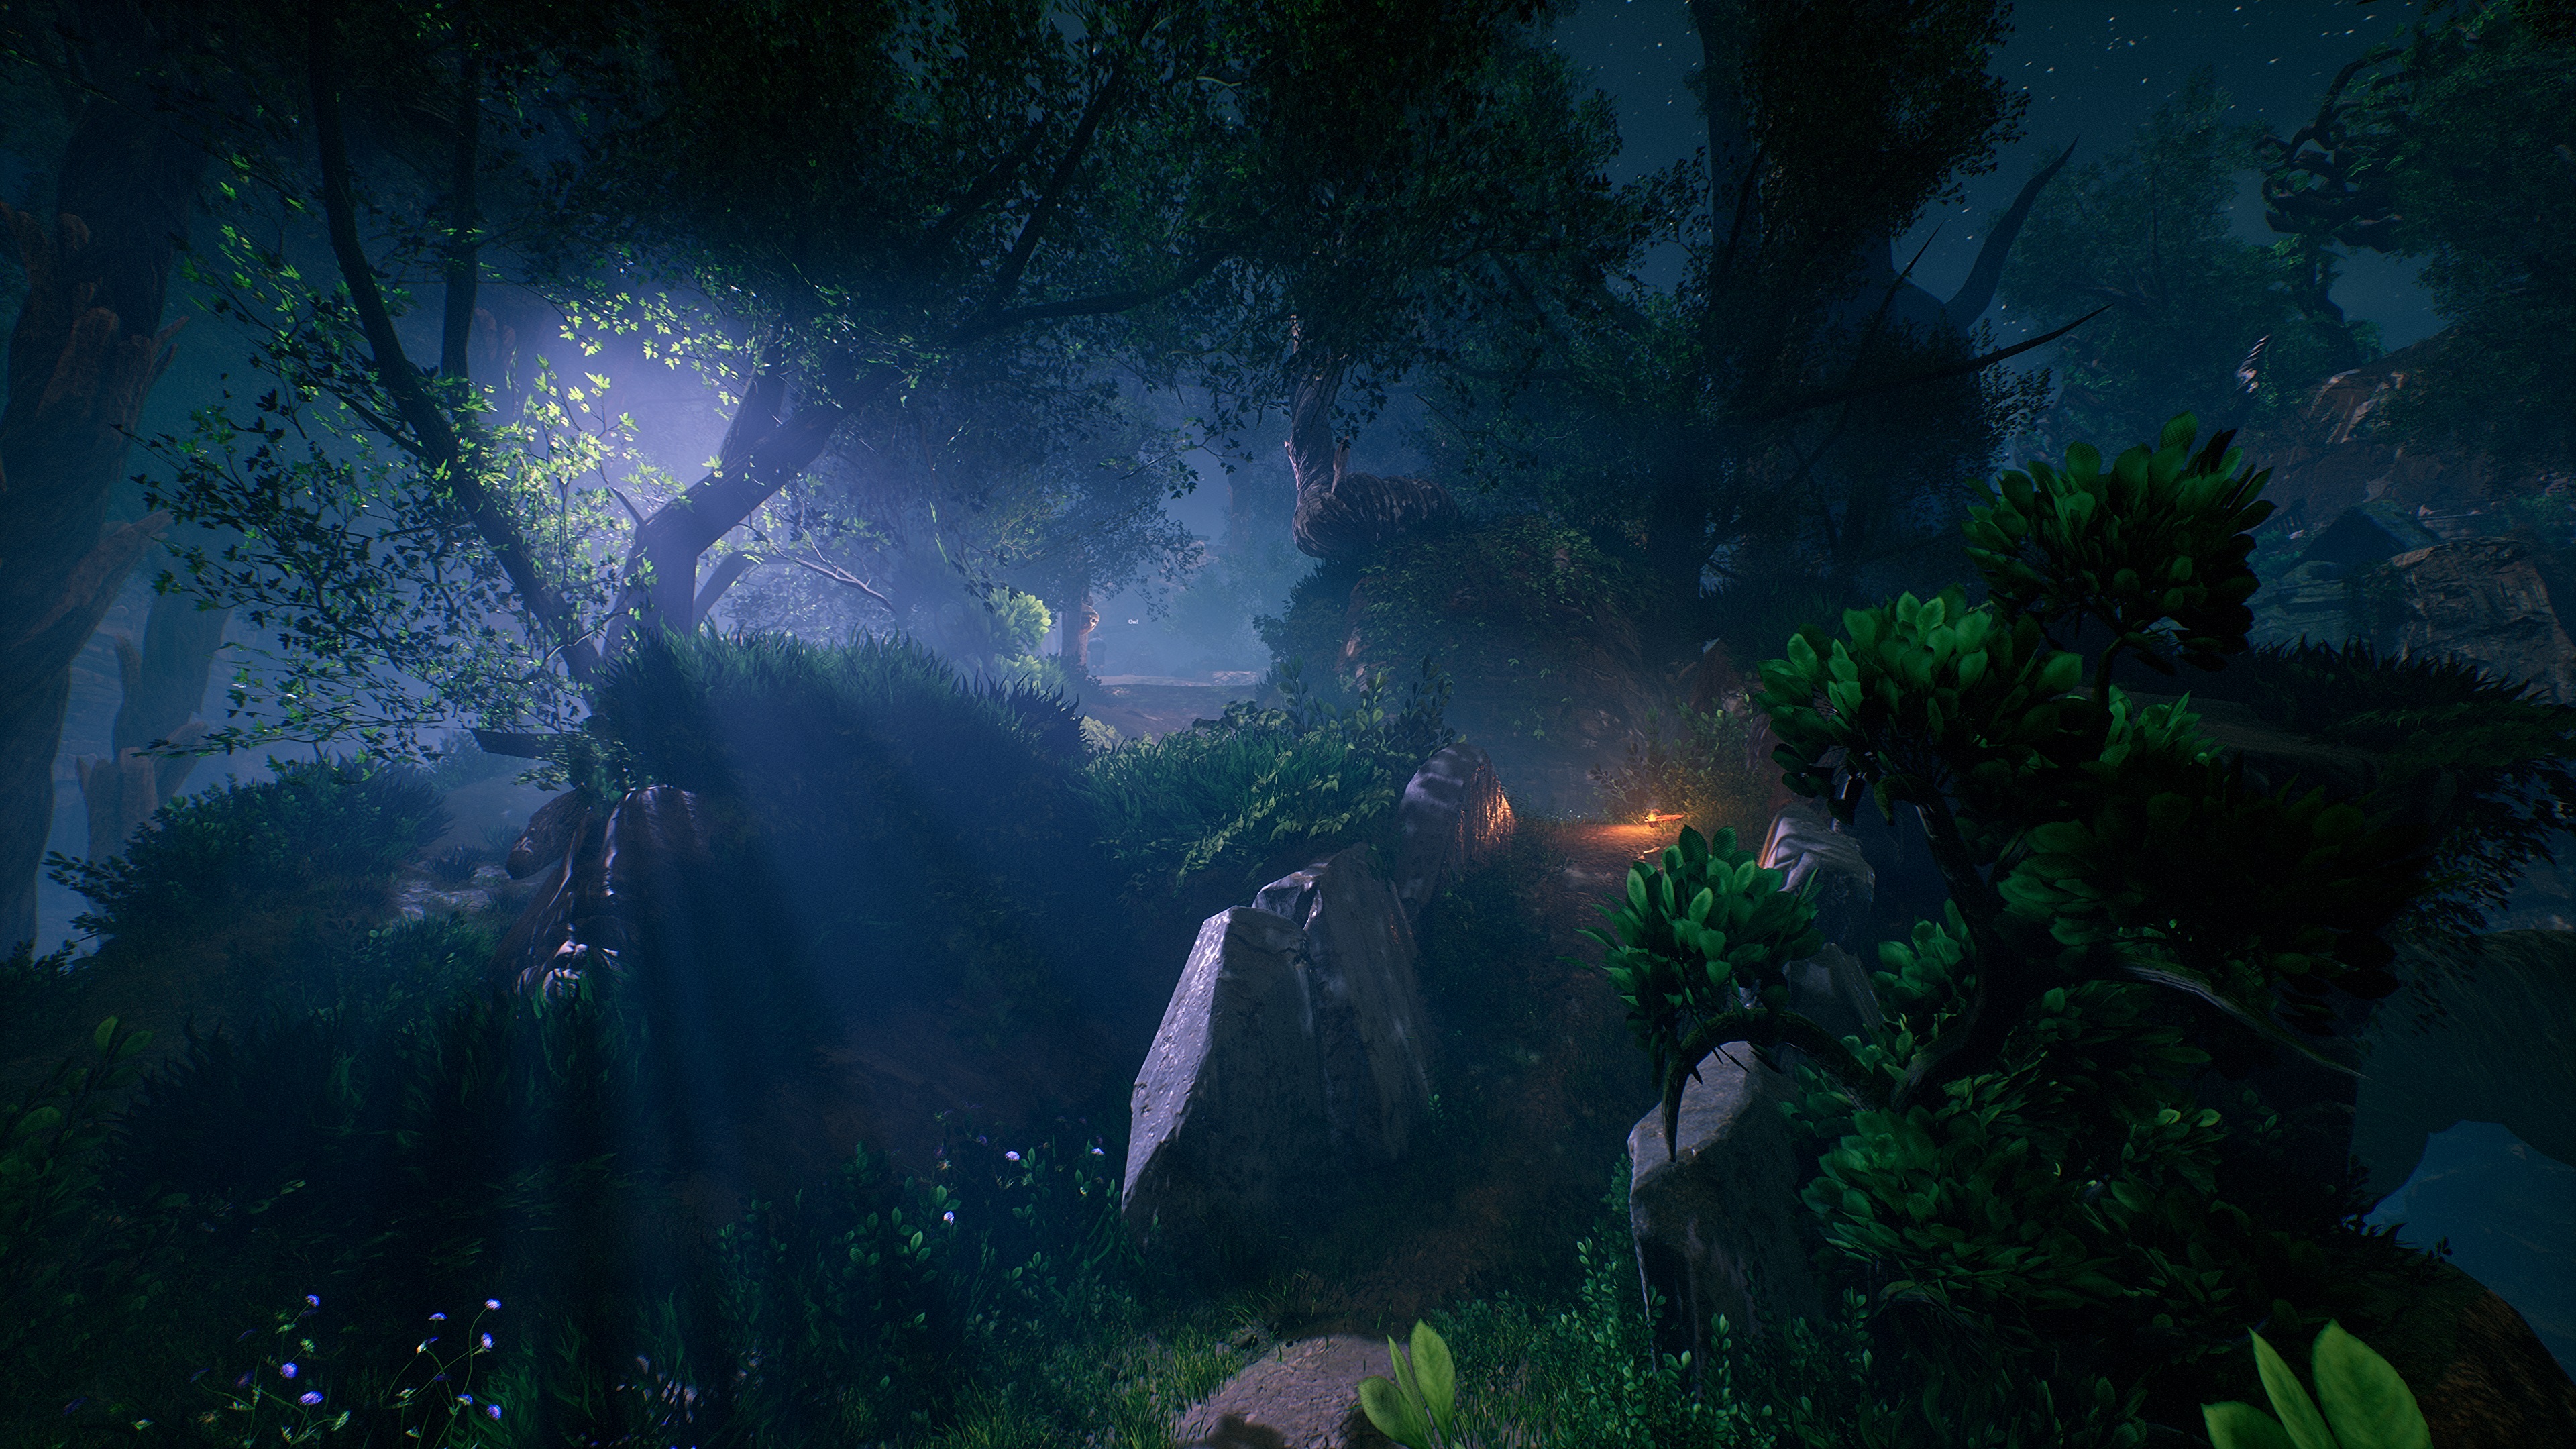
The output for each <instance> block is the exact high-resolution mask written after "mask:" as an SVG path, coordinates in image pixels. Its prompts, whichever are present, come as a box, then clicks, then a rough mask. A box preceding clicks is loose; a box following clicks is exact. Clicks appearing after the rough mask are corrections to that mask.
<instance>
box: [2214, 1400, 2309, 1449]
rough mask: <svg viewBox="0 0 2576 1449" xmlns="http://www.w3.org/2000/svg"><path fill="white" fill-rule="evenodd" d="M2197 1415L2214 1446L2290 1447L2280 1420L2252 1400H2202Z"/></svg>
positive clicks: (2244, 1448)
mask: <svg viewBox="0 0 2576 1449" xmlns="http://www.w3.org/2000/svg"><path fill="white" fill-rule="evenodd" d="M2200 1417H2201V1422H2203V1423H2205V1424H2207V1425H2208V1426H2209V1442H2210V1443H2212V1444H2215V1445H2217V1446H2218V1449H2291V1446H2290V1436H2289V1435H2287V1434H2285V1433H2283V1432H2281V1422H2280V1420H2278V1419H2275V1418H2273V1417H2272V1416H2271V1415H2269V1414H2267V1413H2264V1412H2263V1411H2262V1410H2261V1409H2258V1408H2256V1407H2254V1406H2253V1405H2252V1404H2239V1403H2233V1402H2231V1403H2225V1404H2203V1405H2201V1406H2200Z"/></svg>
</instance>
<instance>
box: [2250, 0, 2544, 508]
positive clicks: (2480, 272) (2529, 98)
mask: <svg viewBox="0 0 2576 1449" xmlns="http://www.w3.org/2000/svg"><path fill="white" fill-rule="evenodd" d="M2571 118H2576V23H2571V21H2570V20H2569V18H2568V15H2567V11H2566V7H2565V6H2564V5H2563V4H2555V3H2551V0H2499V3H2459V4H2451V5H2444V6H2438V7H2434V8H2433V10H2432V11H2431V12H2430V13H2428V14H2427V16H2426V17H2425V18H2424V19H2423V20H2422V21H2420V22H2419V23H2418V24H2417V25H2416V26H2415V27H2413V28H2412V30H2411V31H2410V32H2409V33H2408V35H2407V36H2406V37H2405V38H2404V39H2403V40H2401V41H2399V42H2396V43H2392V44H2389V45H2383V46H2380V47H2377V48H2375V49H2373V50H2372V51H2371V52H2370V53H2369V54H2367V55H2365V56H2363V57H2361V58H2360V59H2359V60H2356V61H2354V62H2353V63H2352V64H2350V65H2348V66H2346V67H2344V69H2343V70H2342V72H2341V73H2339V74H2338V75H2337V76H2336V77H2335V79H2334V82H2333V83H2332V84H2331V85H2330V86H2329V87H2328V88H2327V90H2326V94H2325V97H2324V99H2323V100H2322V101H2321V102H2320V104H2319V107H2318V111H2317V116H2316V119H2315V120H2314V121H2312V122H2310V123H2309V124H2308V125H2306V126H2304V127H2301V128H2300V129H2299V130H2298V131H2296V132H2294V133H2292V134H2291V135H2290V136H2289V137H2287V138H2274V139H2270V140H2267V141H2266V142H2265V145H2264V154H2265V163H2266V164H2265V171H2266V176H2265V180H2264V197H2265V199H2266V200H2267V201H2268V202H2269V203H2270V205H2271V224H2272V227H2273V229H2274V230H2275V231H2279V232H2282V233H2284V234H2286V235H2288V236H2290V237H2291V238H2292V239H2293V240H2292V242H2291V243H2290V244H2291V245H2293V246H2294V247H2296V248H2297V249H2299V251H2300V252H2301V253H2302V254H2303V255H2310V256H2314V255H2321V254H2323V253H2324V250H2325V248H2327V247H2328V246H2330V245H2338V244H2339V245H2343V246H2359V247H2369V248H2371V249H2373V250H2376V251H2381V252H2387V253H2392V254H2395V255H2398V256H2404V257H2411V258H2421V259H2423V261H2424V264H2425V265H2424V271H2423V281H2424V284H2425V286H2426V287H2427V288H2428V289H2429V290H2430V291H2431V292H2432V294H2433V302H2434V306H2435V308H2436V309H2437V310H2438V311H2439V312H2440V313H2441V314H2442V316H2443V317H2445V318H2446V319H2448V320H2449V321H2450V323H2451V324H2452V325H2451V328H2450V330H2449V331H2448V332H2447V333H2445V334H2444V336H2443V339H2442V344H2441V346H2440V348H2439V350H2438V352H2437V354H2436V356H2435V358H2434V359H2433V361H2432V362H2431V364H2430V365H2429V366H2426V367H2423V368H2421V369H2418V370H2417V376H2415V377H2413V378H2411V379H2409V384H2408V386H2407V387H2406V388H2405V389H2404V390H2402V391H2401V392H2400V393H2399V394H2398V396H2397V398H2396V399H2394V400H2393V405H2392V407H2391V408H2390V410H2389V415H2388V417H2387V419H2386V421H2387V423H2388V425H2391V426H2396V427H2400V428H2406V429H2410V430H2414V429H2420V430H2423V431H2425V432H2428V433H2431V434H2433V435H2436V436H2444V437H2450V438H2455V439H2458V440H2460V441H2462V442H2465V443H2468V444H2469V445H2471V446H2474V447H2478V448H2482V449H2484V450H2486V451H2488V452H2489V453H2490V454H2491V455H2493V456H2495V457H2496V458H2497V459H2498V460H2499V461H2501V462H2503V463H2504V464H2505V465H2506V467H2507V468H2508V470H2509V471H2510V472H2513V473H2516V474H2522V475H2526V476H2527V475H2533V474H2538V473H2545V472H2549V471H2552V470H2564V469H2566V468H2568V467H2570V466H2576V422H2571V421H2570V419H2569V413H2570V409H2569V408H2568V406H2567V400H2568V398H2569V397H2570V396H2571V395H2576V371H2571V369H2570V366H2569V363H2568V358H2567V349H2566V337H2567V335H2568V332H2569V329H2570V328H2576V161H2571V160H2570V159H2569V157H2570V155H2571V150H2570V148H2571V147H2576V119H2571Z"/></svg>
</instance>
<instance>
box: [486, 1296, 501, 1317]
mask: <svg viewBox="0 0 2576 1449" xmlns="http://www.w3.org/2000/svg"><path fill="white" fill-rule="evenodd" d="M483 1306H484V1307H486V1308H489V1309H491V1310H492V1311H493V1312H495V1313H498V1312H500V1311H501V1300H500V1299H498V1298H486V1299H484V1300H483Z"/></svg>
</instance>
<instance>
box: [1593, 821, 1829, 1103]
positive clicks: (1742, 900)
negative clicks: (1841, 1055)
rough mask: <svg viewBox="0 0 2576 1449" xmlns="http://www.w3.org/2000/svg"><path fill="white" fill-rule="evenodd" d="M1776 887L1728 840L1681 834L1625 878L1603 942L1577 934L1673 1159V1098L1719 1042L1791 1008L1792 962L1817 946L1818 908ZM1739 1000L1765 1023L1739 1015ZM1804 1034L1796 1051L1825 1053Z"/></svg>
mask: <svg viewBox="0 0 2576 1449" xmlns="http://www.w3.org/2000/svg"><path fill="white" fill-rule="evenodd" d="M1782 879H1783V876H1782V873H1781V872H1779V871H1776V870H1764V869H1762V868H1761V867H1760V866H1759V865H1757V864H1755V863H1754V859H1753V857H1752V855H1751V854H1749V853H1747V852H1745V851H1741V850H1738V849H1736V848H1735V832H1734V831H1732V830H1721V831H1719V832H1718V833H1717V838H1716V839H1715V840H1709V839H1707V838H1705V837H1703V836H1702V835H1701V834H1700V833H1699V832H1698V831H1697V830H1694V829H1692V828H1691V827H1689V826H1687V825H1685V826H1683V827H1682V834H1681V839H1680V841H1679V842H1678V843H1676V844H1673V845H1669V846H1666V847H1665V848H1664V853H1663V860H1662V863H1661V864H1660V866H1653V867H1650V866H1648V865H1646V864H1644V863H1642V862H1641V863H1639V864H1637V865H1635V866H1631V867H1630V868H1629V871H1628V899H1627V902H1626V904H1624V905H1621V906H1618V907H1616V908H1613V909H1609V910H1605V911H1604V912H1603V914H1604V915H1606V916H1608V917H1609V918H1610V927H1611V929H1610V931H1609V932H1606V933H1605V932H1601V931H1587V932H1586V933H1585V934H1586V935H1588V936H1589V937H1591V939H1593V940H1595V941H1597V942H1599V943H1600V944H1601V948H1602V957H1601V970H1602V972H1603V974H1605V975H1607V976H1608V977H1609V978H1610V987H1611V989H1612V990H1613V991H1616V992H1618V993H1619V1000H1620V1001H1621V1003H1622V1004H1624V1005H1625V1006H1626V1007H1627V1008H1628V1023H1629V1026H1630V1027H1631V1028H1632V1029H1633V1030H1634V1031H1635V1032H1636V1034H1637V1041H1638V1044H1639V1045H1641V1046H1643V1047H1644V1048H1645V1049H1646V1055H1647V1057H1648V1059H1649V1060H1651V1061H1652V1062H1653V1064H1654V1074H1655V1082H1656V1085H1657V1086H1658V1087H1660V1088H1661V1089H1662V1092H1663V1102H1664V1139H1665V1144H1666V1146H1667V1148H1668V1149H1669V1150H1671V1151H1673V1152H1679V1151H1680V1146H1679V1142H1680V1138H1679V1135H1678V1133H1677V1132H1676V1131H1675V1129H1674V1122H1675V1119H1676V1118H1678V1117H1679V1116H1680V1114H1681V1104H1682V1090H1683V1088H1684V1087H1686V1086H1687V1085H1689V1083H1690V1081H1691V1079H1692V1078H1693V1077H1695V1076H1697V1075H1698V1068H1699V1062H1700V1058H1702V1057H1704V1056H1706V1055H1707V1054H1708V1053H1709V1051H1710V1050H1711V1049H1712V1048H1714V1047H1716V1046H1718V1045H1720V1044H1722V1043H1725V1042H1729V1041H1744V1040H1752V1039H1756V1038H1754V1037H1753V1036H1752V1035H1750V1033H1754V1032H1760V1031H1762V1030H1763V1029H1764V1024H1765V1023H1767V1022H1769V1021H1770V1020H1772V1019H1773V1018H1772V1017H1770V1016H1769V1015H1768V1014H1767V1012H1768V1011H1770V1010H1774V1009H1777V1008H1779V1007H1782V1006H1784V1005H1785V1004H1786V1003H1787V1001H1788V997H1789V985H1788V978H1787V975H1786V970H1787V967H1788V965H1789V963H1790V962H1792V961H1796V960H1799V959H1801V958H1803V957H1807V956H1812V955H1814V954H1815V952H1816V948H1817V947H1818V946H1821V945H1822V944H1824V937H1823V936H1822V935H1820V934H1818V933H1817V931H1816V929H1815V916H1816V913H1815V908H1814V907H1812V906H1810V905H1808V904H1807V901H1806V899H1805V898H1804V897H1803V896H1799V895H1794V894H1792V893H1790V892H1788V891H1785V890H1783V889H1781V881H1782ZM1748 996H1749V997H1752V998H1754V999H1757V1000H1760V1001H1761V1002H1762V1004H1763V1007H1764V1008H1765V1009H1766V1014H1765V1015H1763V1016H1760V1017H1754V1016H1748V1015H1747V1013H1746V1010H1745V1001H1746V998H1747V997H1748ZM1804 1035H1805V1037H1806V1038H1807V1040H1805V1041H1802V1042H1801V1043H1800V1045H1802V1046H1803V1045H1809V1044H1814V1045H1818V1046H1821V1047H1823V1049H1825V1050H1828V1051H1830V1050H1832V1049H1833V1048H1832V1046H1831V1045H1830V1043H1829V1041H1828V1039H1827V1038H1826V1037H1825V1035H1824V1033H1823V1032H1821V1031H1818V1030H1814V1029H1812V1028H1811V1029H1809V1030H1808V1031H1807V1032H1805V1033H1804Z"/></svg>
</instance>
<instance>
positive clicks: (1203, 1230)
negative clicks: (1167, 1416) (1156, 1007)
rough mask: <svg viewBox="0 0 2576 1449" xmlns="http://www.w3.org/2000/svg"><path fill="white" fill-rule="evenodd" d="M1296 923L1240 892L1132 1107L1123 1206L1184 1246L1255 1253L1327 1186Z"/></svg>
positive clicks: (1159, 1238) (1179, 995) (1143, 1226)
mask: <svg viewBox="0 0 2576 1449" xmlns="http://www.w3.org/2000/svg"><path fill="white" fill-rule="evenodd" d="M1305 974H1306V935H1305V932H1303V931H1301V930H1299V929H1298V927H1297V923H1296V922H1294V921H1291V920H1289V919H1287V918H1286V917H1284V916H1278V915H1273V914H1272V913H1270V912H1268V911H1263V910H1255V909H1252V908H1250V907H1243V906H1238V907H1235V908H1233V909H1231V910H1224V911H1219V912H1217V913H1216V914H1215V915H1213V916H1210V917H1208V918H1207V922H1206V924H1205V925H1202V926H1201V927H1199V937H1198V942H1197V944H1195V945H1193V946H1192V947H1191V948H1190V961H1189V965H1188V966H1187V967H1185V968H1183V970H1182V972H1181V981H1180V985H1179V986H1177V987H1176V988H1174V990H1173V992H1172V1000H1171V1004H1170V1005H1169V1006H1167V1007H1166V1008H1164V1011H1163V1024H1162V1028H1161V1029H1160V1030H1158V1031H1156V1032H1155V1033H1154V1046H1153V1049H1152V1051H1150V1052H1149V1053H1148V1054H1147V1055H1146V1057H1145V1066H1144V1070H1143V1072H1142V1073H1141V1074H1140V1075H1139V1076H1138V1077H1137V1079H1136V1089H1135V1096H1134V1098H1133V1100H1132V1101H1131V1103H1130V1105H1129V1109H1128V1128H1129V1132H1128V1141H1127V1179H1126V1187H1125V1190H1124V1194H1123V1197H1122V1199H1121V1206H1122V1209H1123V1211H1124V1212H1125V1214H1126V1217H1127V1221H1128V1223H1129V1224H1130V1225H1131V1227H1132V1228H1133V1229H1134V1230H1135V1232H1136V1234H1137V1236H1138V1237H1139V1238H1140V1239H1142V1240H1143V1241H1144V1242H1146V1243H1147V1244H1148V1245H1149V1246H1152V1247H1154V1248H1156V1249H1158V1250H1163V1251H1168V1252H1170V1253H1172V1254H1173V1255H1175V1256H1176V1257H1181V1258H1201V1259H1203V1258H1204V1257H1205V1256H1206V1255H1208V1254H1211V1253H1215V1254H1223V1255H1226V1256H1239V1255H1242V1254H1245V1253H1247V1252H1248V1253H1251V1254H1253V1255H1258V1254H1259V1253H1260V1252H1262V1251H1264V1250H1266V1249H1267V1248H1268V1247H1269V1246H1270V1243H1269V1242H1268V1241H1267V1240H1268V1239H1269V1238H1270V1237H1271V1236H1272V1235H1273V1234H1275V1233H1278V1232H1280V1231H1282V1230H1283V1229H1284V1228H1285V1227H1286V1225H1287V1224H1288V1223H1289V1222H1291V1221H1293V1219H1294V1217H1295V1215H1296V1214H1298V1213H1299V1212H1300V1211H1302V1210H1304V1209H1306V1208H1309V1207H1311V1206H1312V1205H1313V1204H1314V1203H1315V1201H1317V1200H1318V1199H1319V1198H1320V1196H1321V1193H1320V1191H1319V1189H1320V1188H1321V1186H1322V1184H1321V1183H1320V1182H1319V1180H1318V1178H1317V1176H1316V1173H1315V1168H1316V1166H1317V1164H1320V1163H1323V1162H1325V1161H1327V1160H1328V1158H1329V1155H1330V1151H1331V1141H1332V1139H1331V1133H1330V1130H1329V1129H1328V1128H1327V1127H1326V1126H1325V1114H1324V1078H1323V1072H1322V1071H1321V1070H1320V1065H1319V1063H1318V1061H1317V1059H1316V1051H1315V1037H1314V1014H1313V1010H1312V1008H1311V1006H1310V1005H1309V1003H1308V1001H1307V995H1306V982H1305Z"/></svg>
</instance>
